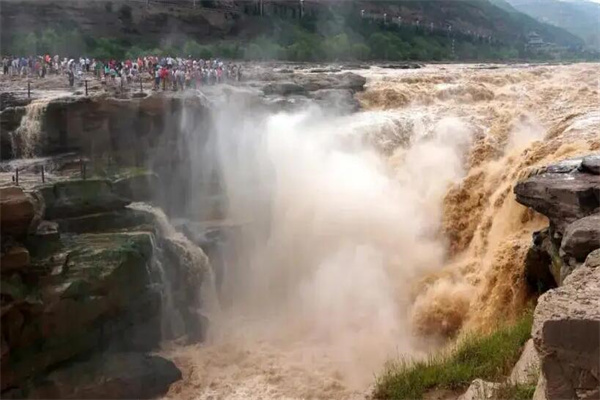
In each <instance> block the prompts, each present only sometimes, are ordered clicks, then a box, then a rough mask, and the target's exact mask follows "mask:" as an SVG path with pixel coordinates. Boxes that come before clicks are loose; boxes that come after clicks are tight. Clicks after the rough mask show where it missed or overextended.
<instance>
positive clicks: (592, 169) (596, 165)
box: [581, 155, 600, 175]
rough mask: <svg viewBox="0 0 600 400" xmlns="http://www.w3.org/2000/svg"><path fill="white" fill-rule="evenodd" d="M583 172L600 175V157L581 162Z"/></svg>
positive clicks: (585, 158) (589, 157)
mask: <svg viewBox="0 0 600 400" xmlns="http://www.w3.org/2000/svg"><path fill="white" fill-rule="evenodd" d="M581 169H582V171H585V172H589V173H590V174H595V175H600V155H595V156H587V157H584V158H583V160H582V162H581Z"/></svg>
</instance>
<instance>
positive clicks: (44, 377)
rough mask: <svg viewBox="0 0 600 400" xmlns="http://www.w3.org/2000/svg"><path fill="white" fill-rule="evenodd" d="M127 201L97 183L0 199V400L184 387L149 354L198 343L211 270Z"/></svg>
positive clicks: (7, 192) (7, 191) (16, 191)
mask: <svg viewBox="0 0 600 400" xmlns="http://www.w3.org/2000/svg"><path fill="white" fill-rule="evenodd" d="M123 186H126V185H125V183H124V182H122V183H121V187H123ZM129 193H131V188H129ZM122 194H124V192H119V191H118V190H117V189H116V188H115V187H114V186H113V184H112V183H111V182H110V181H107V180H99V179H88V180H67V181H60V182H56V183H53V184H46V185H42V186H37V187H35V188H33V189H31V190H27V191H24V190H23V189H22V188H20V187H18V186H9V187H2V188H1V189H0V201H1V212H2V221H1V223H2V225H1V226H2V270H1V279H2V285H1V301H2V331H1V334H2V358H1V368H2V397H3V398H11V397H17V398H18V397H22V396H27V397H33V398H109V397H110V398H133V397H138V398H139V397H143V398H149V397H155V396H157V395H160V394H162V393H165V392H166V390H167V389H168V387H169V385H170V384H171V383H172V382H173V381H175V380H177V379H179V378H180V376H181V374H180V372H179V371H178V370H177V368H176V367H175V366H174V365H173V364H172V363H171V362H170V361H167V360H164V359H161V358H160V357H156V356H147V355H145V353H146V352H148V351H151V350H153V349H156V348H157V347H158V345H159V343H160V342H161V340H163V339H165V338H173V337H182V336H183V337H187V338H188V341H197V340H202V338H203V335H204V332H205V330H206V322H205V319H204V318H203V317H202V316H201V315H198V314H196V313H197V311H194V310H197V309H198V308H199V306H195V307H194V304H198V301H199V298H198V293H199V288H200V286H201V283H202V279H203V276H204V274H205V272H206V269H207V268H208V259H207V258H206V256H204V255H203V253H202V251H201V250H200V249H199V248H196V250H194V251H195V252H199V253H198V254H200V257H199V258H196V259H195V260H194V262H193V263H190V261H189V258H188V256H189V255H188V254H186V249H185V248H182V246H181V243H178V242H177V241H176V240H175V239H174V238H172V237H170V236H169V235H167V234H165V232H164V230H163V228H162V227H161V222H160V221H157V218H156V215H155V214H153V213H151V212H144V211H142V210H139V209H132V208H129V207H127V205H128V204H129V203H130V199H127V198H125V197H123V196H122ZM125 194H126V192H125ZM163 264H164V265H168V270H169V272H168V273H165V270H164V267H163ZM167 298H170V299H173V300H172V301H171V302H170V304H168V303H166V299H167ZM167 306H168V307H167ZM173 315H175V316H176V318H177V319H178V320H180V321H181V322H180V323H179V326H175V324H174V323H173V321H174V320H175V319H174V318H173ZM90 357H91V358H90ZM73 368H75V369H76V370H78V371H81V370H82V369H83V370H86V371H89V374H81V373H79V372H78V374H76V375H73V374H71V373H69V372H68V371H69V370H70V369H73ZM144 382H147V383H146V384H145V383H144Z"/></svg>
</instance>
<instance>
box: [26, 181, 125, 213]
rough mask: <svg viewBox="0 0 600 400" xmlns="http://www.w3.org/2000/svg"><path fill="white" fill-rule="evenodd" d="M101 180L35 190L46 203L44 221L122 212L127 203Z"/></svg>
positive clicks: (69, 183)
mask: <svg viewBox="0 0 600 400" xmlns="http://www.w3.org/2000/svg"><path fill="white" fill-rule="evenodd" d="M111 186H112V183H111V182H110V181H108V180H103V179H87V180H71V181H63V182H57V183H55V184H51V185H46V186H42V187H40V188H38V190H39V192H40V193H41V194H42V196H43V197H44V201H45V204H46V218H48V219H56V218H68V217H77V216H81V215H86V214H94V213H99V212H106V211H113V210H119V209H123V208H124V207H125V206H126V205H127V204H129V203H130V201H129V200H127V199H124V198H122V197H120V196H118V195H117V194H116V193H115V192H114V191H113V190H112V187H111Z"/></svg>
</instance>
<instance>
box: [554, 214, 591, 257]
mask: <svg viewBox="0 0 600 400" xmlns="http://www.w3.org/2000/svg"><path fill="white" fill-rule="evenodd" d="M598 248H600V214H596V215H590V216H589V217H585V218H581V219H578V220H577V221H575V222H573V223H572V224H571V225H569V226H568V227H567V229H566V231H565V234H564V236H563V239H562V244H561V247H560V250H561V252H563V253H564V254H568V255H569V256H571V257H574V258H575V259H576V260H577V261H579V262H582V261H584V260H585V258H586V257H587V255H588V254H590V253H591V252H592V251H593V250H595V249H598Z"/></svg>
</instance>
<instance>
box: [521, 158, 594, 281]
mask: <svg viewBox="0 0 600 400" xmlns="http://www.w3.org/2000/svg"><path fill="white" fill-rule="evenodd" d="M598 157H600V156H598V155H593V156H588V157H584V158H576V159H569V160H565V161H562V162H559V163H557V164H553V165H550V166H548V167H546V168H545V169H544V170H543V171H542V173H541V174H538V175H535V176H532V177H530V178H528V179H526V180H524V181H522V182H519V183H518V184H517V185H516V186H515V189H514V191H515V193H516V195H517V201H518V202H520V203H521V204H524V205H526V206H529V207H532V208H533V209H534V210H536V211H538V212H540V213H541V214H544V215H545V216H547V217H548V218H549V219H550V227H549V228H548V229H546V230H543V231H541V232H536V233H534V235H533V246H532V247H531V249H530V250H529V253H528V255H527V259H526V262H525V263H526V265H525V270H526V274H527V279H528V282H529V283H530V284H531V286H532V288H533V289H534V290H539V291H541V292H543V291H545V290H547V289H549V288H551V287H552V286H553V285H552V279H550V276H552V278H553V280H554V283H555V284H557V285H561V284H562V282H563V281H564V279H565V278H566V277H567V276H568V275H569V274H570V273H571V272H572V271H573V270H574V269H575V268H577V267H578V266H579V265H581V263H582V262H583V261H584V260H585V257H586V256H587V255H588V254H589V253H590V252H591V251H593V250H594V249H596V248H598V247H600V217H599V216H600V175H596V174H594V173H592V172H590V171H591V170H590V166H592V165H593V163H594V162H595V161H594V160H596V158H598ZM592 169H593V168H592Z"/></svg>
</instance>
